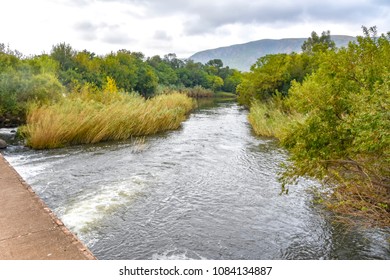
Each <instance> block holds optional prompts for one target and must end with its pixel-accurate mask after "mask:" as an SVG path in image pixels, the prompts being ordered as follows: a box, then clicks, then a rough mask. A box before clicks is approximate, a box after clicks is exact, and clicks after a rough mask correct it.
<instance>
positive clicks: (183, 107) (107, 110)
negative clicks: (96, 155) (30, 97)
mask: <svg viewBox="0 0 390 280" xmlns="http://www.w3.org/2000/svg"><path fill="white" fill-rule="evenodd" d="M98 97H99V98H97V99H99V100H100V99H101V96H98ZM193 106H194V104H193V101H192V99H191V98H189V97H187V96H185V95H183V94H180V93H173V94H169V95H160V96H157V97H155V98H152V99H149V100H145V99H144V98H142V97H140V96H137V95H123V94H121V95H117V97H114V98H110V99H109V100H108V101H105V102H101V101H97V100H96V99H94V98H90V97H89V98H64V100H62V101H61V102H59V103H56V104H52V105H44V106H37V105H32V106H31V107H30V109H29V111H28V114H27V124H26V126H25V127H24V128H23V134H24V136H25V137H26V139H27V145H28V146H30V147H32V148H34V149H50V148H58V147H63V146H66V145H75V144H87V143H97V142H101V141H107V140H124V139H128V138H130V137H132V136H141V135H150V134H155V133H158V132H162V131H166V130H172V129H177V128H178V127H179V126H180V124H181V122H182V121H184V120H185V119H186V117H187V114H188V113H189V112H190V111H191V110H192V108H193Z"/></svg>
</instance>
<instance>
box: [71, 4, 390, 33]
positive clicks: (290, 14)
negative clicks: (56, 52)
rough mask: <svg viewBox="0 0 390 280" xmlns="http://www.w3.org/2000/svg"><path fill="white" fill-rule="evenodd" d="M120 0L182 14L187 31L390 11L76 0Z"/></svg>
mask: <svg viewBox="0 0 390 280" xmlns="http://www.w3.org/2000/svg"><path fill="white" fill-rule="evenodd" d="M73 1H82V2H85V1H90V3H93V2H94V1H101V2H121V3H129V4H132V5H138V6H142V7H144V8H145V10H146V11H147V15H146V16H147V17H150V18H152V17H165V16H172V15H183V16H185V17H188V20H187V22H185V24H184V31H185V33H186V34H187V35H197V34H203V33H214V32H215V30H216V29H218V28H219V27H222V26H224V25H228V24H237V23H238V24H266V25H269V26H272V25H280V24H298V23H302V22H308V21H311V22H315V21H327V22H334V23H350V24H356V25H361V24H363V23H364V22H365V21H367V20H374V19H377V18H380V17H383V15H386V13H387V14H390V1H388V0H367V1H354V0H350V1H340V0H328V1H313V0H295V1H287V0H273V1H268V0H251V1H249V0H248V1H237V0H213V1H210V0H196V1H195V0H193V1H183V0H164V1H162V0H73Z"/></svg>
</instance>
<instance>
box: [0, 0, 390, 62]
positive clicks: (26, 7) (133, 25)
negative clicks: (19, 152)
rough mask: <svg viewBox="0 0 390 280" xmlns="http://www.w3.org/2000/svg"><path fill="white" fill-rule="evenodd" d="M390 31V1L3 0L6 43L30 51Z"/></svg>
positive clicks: (173, 48)
mask: <svg viewBox="0 0 390 280" xmlns="http://www.w3.org/2000/svg"><path fill="white" fill-rule="evenodd" d="M362 25H365V26H367V27H370V26H374V25H376V26H377V27H378V30H379V32H380V33H383V32H388V31H390V1H389V0H322V1H317V0H291V1H290V0H33V1H32V0H9V1H3V3H2V4H1V5H0V43H5V44H9V46H10V48H11V49H17V50H19V51H21V52H22V53H23V54H25V55H29V54H41V53H43V52H46V53H48V52H50V49H51V47H52V46H53V45H55V44H57V43H60V42H66V43H69V44H70V45H71V46H72V47H74V48H75V49H77V50H83V49H87V50H90V51H93V52H95V53H97V54H106V53H109V52H111V51H117V50H119V49H128V50H130V51H141V52H143V53H144V54H145V55H146V56H152V55H155V54H158V55H164V54H167V53H172V52H173V53H176V54H177V55H178V56H179V57H180V58H186V57H188V56H190V55H192V54H194V53H195V52H197V51H201V50H205V49H210V48H216V47H220V46H227V45H232V44H237V43H245V42H249V41H254V40H259V39H266V38H271V39H280V38H294V37H295V38H296V37H303V38H306V37H308V36H310V33H311V31H313V30H315V31H317V32H318V33H321V32H322V31H324V30H330V31H331V34H334V35H336V34H337V35H353V36H356V35H361V26H362Z"/></svg>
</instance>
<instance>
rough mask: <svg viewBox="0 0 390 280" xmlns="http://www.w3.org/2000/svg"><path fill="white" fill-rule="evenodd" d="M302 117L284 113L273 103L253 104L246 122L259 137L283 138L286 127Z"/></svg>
mask: <svg viewBox="0 0 390 280" xmlns="http://www.w3.org/2000/svg"><path fill="white" fill-rule="evenodd" d="M302 119H303V117H302V116H301V115H299V114H296V113H286V112H284V111H283V110H282V109H281V108H279V106H278V105H277V104H275V103H272V102H269V103H261V102H254V103H253V104H252V106H251V108H250V113H249V116H248V120H249V122H250V124H251V125H252V128H253V130H254V132H255V133H256V134H257V135H260V136H266V137H275V138H278V139H281V138H283V136H284V134H285V130H286V127H287V126H288V125H289V124H291V123H292V122H294V121H300V120H302Z"/></svg>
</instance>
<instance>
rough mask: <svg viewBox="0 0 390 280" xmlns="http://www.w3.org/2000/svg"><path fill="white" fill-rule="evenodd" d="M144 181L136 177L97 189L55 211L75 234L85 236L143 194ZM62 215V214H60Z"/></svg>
mask: <svg viewBox="0 0 390 280" xmlns="http://www.w3.org/2000/svg"><path fill="white" fill-rule="evenodd" d="M145 187H146V181H145V180H144V179H142V178H140V177H138V176H136V177H132V178H131V179H129V180H126V181H122V182H117V183H113V184H110V185H104V186H101V187H98V188H97V189H96V190H95V191H93V192H88V193H86V194H84V195H80V196H79V197H77V198H76V199H75V200H73V201H72V202H71V203H70V204H68V205H66V206H63V207H61V208H59V209H57V210H56V212H58V213H60V217H61V219H62V221H63V222H64V223H65V224H66V226H67V227H69V228H70V229H71V230H72V231H74V232H76V233H77V234H87V233H88V232H89V231H91V230H93V229H94V228H96V227H97V226H98V225H99V222H100V221H101V220H102V219H103V218H105V217H106V216H107V215H109V214H111V213H113V212H115V211H116V210H118V209H119V208H120V207H124V206H126V205H128V204H129V203H131V201H133V200H134V199H136V198H137V197H139V196H140V195H142V194H143V193H144V189H145ZM61 213H63V214H61Z"/></svg>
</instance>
